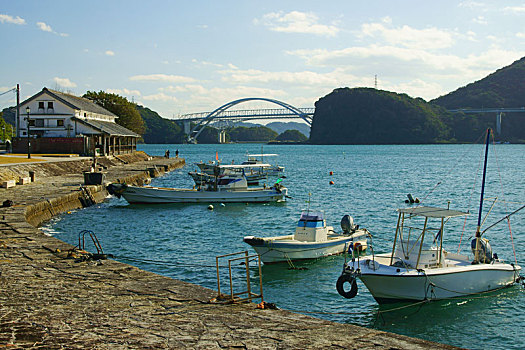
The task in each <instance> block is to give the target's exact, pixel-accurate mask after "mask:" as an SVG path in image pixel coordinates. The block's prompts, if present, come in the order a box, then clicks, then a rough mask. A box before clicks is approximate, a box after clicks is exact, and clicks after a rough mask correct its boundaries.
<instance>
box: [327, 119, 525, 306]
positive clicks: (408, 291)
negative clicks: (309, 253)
mask: <svg viewBox="0 0 525 350" xmlns="http://www.w3.org/2000/svg"><path fill="white" fill-rule="evenodd" d="M490 135H491V130H490V129H489V130H487V139H486V147H485V162H484V165H483V178H482V185H481V198H480V205H479V213H478V221H477V227H476V231H475V235H474V239H473V240H472V241H471V251H472V256H468V255H464V254H460V253H459V249H458V253H453V252H451V251H447V250H445V248H444V247H443V236H444V235H446V234H448V232H447V231H446V230H445V226H446V224H447V223H448V222H449V220H452V219H454V218H458V217H465V216H467V215H469V213H468V212H465V211H459V210H452V209H450V208H436V207H430V206H417V207H414V208H402V209H398V210H397V211H398V214H399V215H398V219H397V227H396V232H395V235H394V243H393V247H392V251H391V252H389V253H384V254H374V252H373V249H372V250H371V251H372V255H368V256H365V257H362V258H360V259H352V261H349V262H345V264H344V266H343V272H342V274H341V275H340V276H339V278H338V280H337V283H336V288H337V291H338V292H339V294H340V295H342V296H343V297H345V298H353V297H354V296H355V295H356V294H357V283H356V279H357V278H358V279H360V280H361V281H362V282H363V283H364V285H365V286H366V287H367V289H368V290H369V291H370V293H371V294H372V296H373V297H374V298H375V299H376V301H377V302H378V303H388V302H399V301H422V300H439V299H448V298H456V297H467V296H471V295H476V294H480V293H485V292H489V291H495V290H498V289H501V288H505V287H508V286H511V285H513V284H514V283H516V282H518V281H520V280H522V277H521V276H520V271H521V267H520V266H519V265H518V264H517V261H516V258H515V261H514V262H511V263H508V262H505V261H503V260H502V259H500V258H499V257H498V255H497V254H496V253H493V252H492V248H491V245H490V244H489V241H488V240H487V239H486V238H485V237H483V233H484V232H486V231H487V230H488V229H489V228H490V227H492V226H494V225H492V226H490V227H488V228H487V229H485V230H484V231H481V225H482V223H483V222H482V212H483V201H484V191H485V179H486V173H487V156H488V150H489V147H488V146H489V139H490ZM524 207H525V206H524ZM524 207H522V208H520V209H519V210H521V209H523V208H524ZM519 210H516V211H514V212H513V213H511V214H509V215H507V216H506V218H507V219H508V217H509V216H510V215H512V214H514V213H516V212H517V211H519ZM483 221H484V220H483ZM500 221H501V220H500ZM509 227H510V222H509ZM511 237H512V236H511ZM347 283H348V284H349V285H350V289H349V290H346V289H345V286H346V284H347Z"/></svg>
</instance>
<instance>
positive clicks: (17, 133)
mask: <svg viewBox="0 0 525 350" xmlns="http://www.w3.org/2000/svg"><path fill="white" fill-rule="evenodd" d="M16 137H20V85H19V84H16Z"/></svg>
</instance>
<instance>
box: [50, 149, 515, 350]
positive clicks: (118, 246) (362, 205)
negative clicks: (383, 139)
mask: <svg viewBox="0 0 525 350" xmlns="http://www.w3.org/2000/svg"><path fill="white" fill-rule="evenodd" d="M140 148H141V149H142V150H144V151H146V152H147V153H148V154H151V155H163V154H164V151H165V150H166V149H167V148H169V149H170V151H171V154H174V153H175V149H178V150H179V152H180V155H181V156H182V157H184V158H186V163H187V166H186V167H185V168H183V169H180V170H176V171H174V172H172V173H170V174H167V175H165V176H164V177H162V178H158V179H154V180H153V185H159V186H169V187H190V186H192V181H191V179H190V177H189V176H188V175H187V172H188V171H190V170H193V168H194V167H193V166H192V163H194V162H198V161H201V160H203V161H207V160H213V159H215V152H218V153H219V157H220V158H221V159H222V160H223V161H224V162H226V163H230V162H231V161H232V160H235V162H236V163H239V162H240V161H242V160H244V159H245V154H246V152H247V151H248V152H250V153H260V152H261V145H258V144H233V145H169V146H167V145H142V146H141V147H140ZM482 148H483V146H481V145H410V146H307V145H297V146H279V145H264V149H263V152H264V153H277V154H279V156H278V157H277V158H276V159H274V161H273V163H275V162H277V163H278V164H279V165H283V166H285V167H286V174H287V178H286V179H285V180H284V181H283V184H285V186H287V187H288V188H289V194H290V195H291V196H292V197H293V199H291V200H289V201H288V202H287V203H277V204H265V205H261V204H258V205H257V204H250V205H245V204H227V205H226V206H220V205H215V210H213V211H208V210H207V209H206V207H207V205H205V204H202V205H129V204H128V203H127V202H126V201H125V200H123V199H120V200H119V199H116V198H111V199H109V200H108V201H107V202H105V203H103V204H101V205H97V206H94V207H91V208H88V209H84V210H80V211H77V212H75V213H73V214H72V215H62V216H60V217H58V218H56V219H54V220H52V221H51V222H50V223H48V224H47V225H46V227H45V229H46V230H47V231H48V232H50V233H52V234H53V235H55V236H56V237H58V238H60V239H62V240H64V241H67V242H69V243H72V244H76V243H77V242H78V232H79V231H81V230H82V229H90V230H93V231H94V232H95V233H96V234H97V236H98V238H99V240H100V241H101V242H102V245H103V248H104V251H105V252H108V253H113V254H115V255H116V256H117V257H118V260H121V261H123V262H127V263H130V264H133V265H136V266H138V267H140V268H143V269H146V270H149V271H153V272H156V273H159V274H163V275H166V276H170V277H173V278H177V279H181V280H185V281H188V282H192V283H196V284H200V285H203V286H206V287H209V288H212V289H215V290H216V289H217V281H216V270H215V256H217V255H221V254H227V253H232V252H237V251H241V250H246V249H249V247H248V246H247V245H246V244H244V243H243V241H242V238H243V236H245V235H259V236H272V235H282V234H292V233H293V232H294V228H295V225H296V221H297V220H298V216H299V214H300V211H301V209H303V208H305V207H306V205H307V204H306V201H307V200H308V193H311V203H312V204H311V207H312V208H314V209H320V210H324V211H325V214H326V218H327V221H328V224H329V225H330V224H331V225H333V226H334V227H335V228H336V229H339V222H340V220H341V217H342V216H343V215H344V214H350V215H352V216H353V217H354V220H355V222H356V223H357V224H359V225H361V227H366V228H368V229H369V230H370V231H371V232H372V233H373V235H374V246H375V249H376V252H386V251H389V250H390V249H391V245H392V239H393V235H394V230H395V226H396V220H397V213H396V211H395V209H396V208H398V207H404V206H406V204H405V203H404V200H405V199H406V195H407V194H408V193H411V194H413V195H414V196H417V197H419V198H420V199H423V198H425V197H426V196H427V195H428V198H427V199H426V200H425V203H426V204H428V205H437V206H446V205H447V201H450V207H451V208H452V209H458V210H469V209H470V210H471V212H475V213H477V210H478V209H477V206H478V200H479V189H478V187H479V183H480V176H479V173H480V165H481V161H482V159H481V153H482ZM495 152H496V153H494V152H493V153H491V156H490V162H489V180H488V181H487V194H486V196H487V197H496V196H497V197H499V198H500V199H501V198H503V197H502V195H501V193H502V191H503V194H504V197H505V199H506V200H507V201H508V202H510V203H508V208H509V212H510V211H512V210H514V209H516V208H518V207H520V206H521V205H523V202H525V145H497V146H496V148H495ZM495 155H496V156H497V157H496V156H495ZM330 171H333V176H329V172H330ZM500 179H501V183H503V186H501V185H500ZM331 180H332V181H334V183H335V184H334V185H329V182H330V181H331ZM438 183H440V184H439V185H438ZM474 189H475V190H474ZM489 206H490V203H488V202H487V203H486V205H485V207H486V208H488V207H489ZM499 208H502V206H499V207H498V206H496V208H495V209H494V210H493V211H492V214H491V216H490V217H489V218H488V219H487V224H491V223H493V222H495V221H496V220H498V219H500V218H501V217H503V215H504V214H503V211H501V210H500V209H499ZM452 221H453V220H451V221H450V222H449V224H448V235H445V244H446V246H447V248H448V249H449V250H451V251H455V250H457V247H458V242H459V237H460V234H461V230H462V227H463V221H462V220H461V219H456V220H455V222H452ZM475 221H476V218H475V215H472V217H471V218H470V219H469V221H468V222H467V227H469V226H470V228H469V229H468V230H467V231H466V232H465V234H464V237H463V239H464V241H466V242H469V240H468V238H469V237H471V236H472V235H473V234H474V231H475ZM511 222H512V228H513V231H512V232H513V236H514V245H515V247H516V252H517V261H518V263H519V264H520V265H521V266H524V267H525V231H524V230H523V227H525V211H523V212H522V213H520V214H517V215H515V216H513V217H512V220H511ZM506 227H507V225H506V224H500V225H499V226H496V227H495V228H494V229H492V230H490V231H488V232H487V234H486V237H487V238H489V239H490V240H491V244H492V246H493V249H494V251H495V252H497V253H498V255H499V257H500V258H504V259H506V260H509V261H514V254H513V250H512V245H511V244H510V237H509V234H508V230H505V229H506ZM467 248H468V247H465V249H464V250H463V252H465V253H466V252H468V250H467ZM250 253H252V251H250ZM131 258H133V259H140V260H154V261H163V262H164V263H163V264H159V263H155V262H150V263H147V262H143V261H141V262H137V261H135V260H133V259H131ZM343 262H344V257H343V256H337V257H328V258H324V259H320V260H317V261H312V262H303V263H297V264H296V265H297V266H300V267H306V268H307V269H304V270H289V269H288V266H287V265H269V266H263V286H264V296H265V300H266V301H269V302H273V303H276V304H277V305H278V306H279V307H281V308H284V309H290V310H296V311H299V312H322V313H320V314H314V316H316V317H320V318H326V319H329V320H333V321H337V322H342V323H352V324H357V325H361V326H365V327H371V328H376V329H380V330H385V331H389V332H394V333H400V334H405V335H409V336H413V337H419V338H424V339H428V340H433V341H438V342H441V343H446V344H452V345H456V346H462V347H468V348H477V349H491V348H496V347H499V348H506V349H510V348H514V349H522V348H524V347H525V341H524V340H523V338H522V334H524V333H525V316H524V315H523V312H522V307H523V305H525V294H524V291H523V290H522V288H521V287H519V286H515V287H512V288H508V289H506V290H504V291H502V292H499V293H492V294H489V295H485V296H484V297H483V298H468V299H463V300H453V301H443V302H433V303H430V304H429V305H424V306H422V307H414V306H412V307H408V308H405V309H401V310H398V311H393V312H384V313H381V314H380V315H379V316H378V311H385V310H386V309H388V307H387V308H385V307H381V308H380V307H379V306H378V305H377V304H376V302H375V301H374V299H373V298H372V296H371V295H370V294H369V293H368V291H367V290H366V288H365V287H364V285H362V284H359V294H358V296H357V297H356V298H354V299H351V300H347V299H344V298H343V297H341V296H339V294H338V293H337V291H336V289H335V282H336V280H337V278H338V276H339V274H340V272H341V269H342V264H343ZM222 272H223V273H222V274H221V278H222V279H223V281H224V282H225V283H223V284H222V287H221V288H223V290H224V291H226V292H228V290H227V289H228V288H229V286H228V284H227V270H226V269H224V270H223V271H222ZM243 273H244V270H243V269H242V268H240V267H239V266H235V268H234V278H235V280H237V281H242V278H243ZM251 276H252V286H253V285H255V288H254V289H256V290H257V286H258V275H257V270H256V269H255V268H254V269H252V271H251ZM235 288H236V289H235V291H241V290H244V289H243V288H245V286H244V284H243V283H241V282H238V283H236V284H235ZM396 306H400V305H396ZM389 307H392V306H389Z"/></svg>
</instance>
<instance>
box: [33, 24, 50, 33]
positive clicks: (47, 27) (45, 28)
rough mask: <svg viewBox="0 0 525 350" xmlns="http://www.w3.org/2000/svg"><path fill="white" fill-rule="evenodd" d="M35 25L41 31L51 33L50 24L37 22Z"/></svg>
mask: <svg viewBox="0 0 525 350" xmlns="http://www.w3.org/2000/svg"><path fill="white" fill-rule="evenodd" d="M36 25H37V27H38V28H40V30H41V31H44V32H50V33H53V29H51V26H50V25H48V24H45V23H44V22H37V23H36Z"/></svg>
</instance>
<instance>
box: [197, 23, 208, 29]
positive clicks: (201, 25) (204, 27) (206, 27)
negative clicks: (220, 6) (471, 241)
mask: <svg viewBox="0 0 525 350" xmlns="http://www.w3.org/2000/svg"><path fill="white" fill-rule="evenodd" d="M197 28H199V29H208V25H207V24H199V25H198V26H197Z"/></svg>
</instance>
